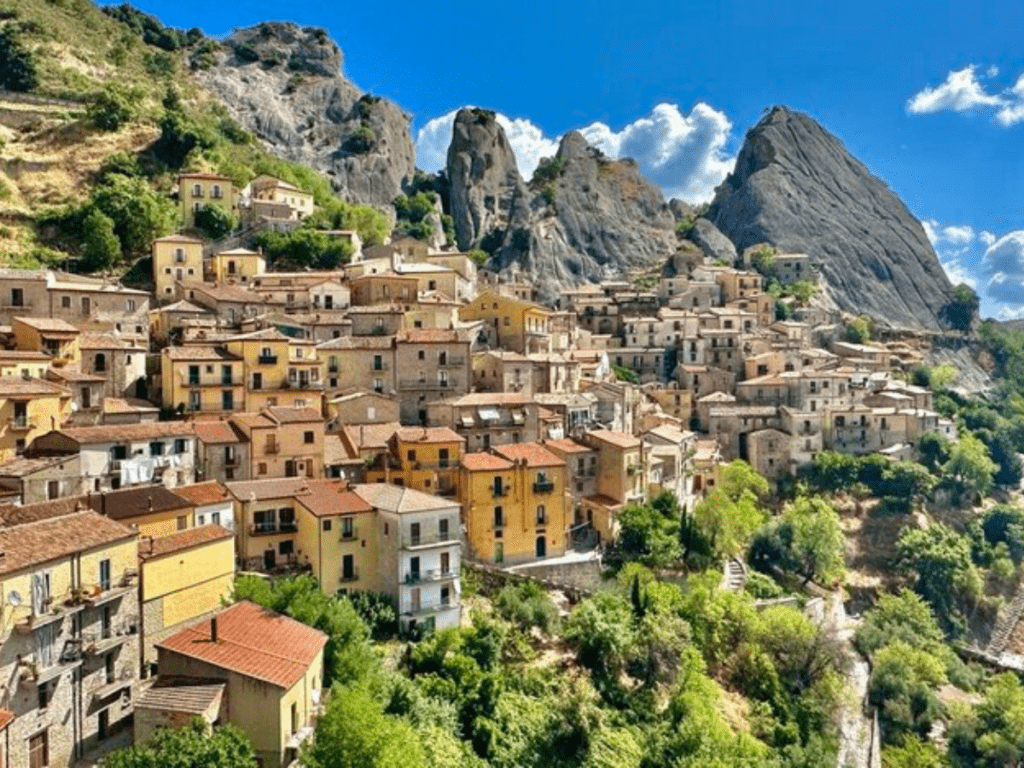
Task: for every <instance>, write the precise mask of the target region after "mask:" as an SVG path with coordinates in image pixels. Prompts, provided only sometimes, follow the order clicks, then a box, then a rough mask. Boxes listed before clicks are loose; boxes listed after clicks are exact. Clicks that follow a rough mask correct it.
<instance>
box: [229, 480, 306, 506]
mask: <svg viewBox="0 0 1024 768" xmlns="http://www.w3.org/2000/svg"><path fill="white" fill-rule="evenodd" d="M310 482H312V481H311V480H309V479H307V478H305V477H272V478H269V479H267V480H236V481H234V482H230V483H227V489H228V492H229V493H230V494H231V495H232V496H234V497H235V498H236V499H238V500H239V501H249V500H250V499H252V498H254V497H255V498H256V499H257V500H263V499H285V498H291V497H293V496H305V495H306V494H308V493H309V484H310Z"/></svg>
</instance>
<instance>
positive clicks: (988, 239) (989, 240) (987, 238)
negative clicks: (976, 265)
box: [978, 230, 999, 248]
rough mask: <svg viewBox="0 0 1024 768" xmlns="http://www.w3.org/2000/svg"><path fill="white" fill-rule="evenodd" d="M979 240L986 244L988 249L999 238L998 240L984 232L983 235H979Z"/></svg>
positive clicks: (989, 233)
mask: <svg viewBox="0 0 1024 768" xmlns="http://www.w3.org/2000/svg"><path fill="white" fill-rule="evenodd" d="M978 239H979V240H981V242H983V243H984V244H985V247H986V248H988V247H989V246H990V245H992V243H994V242H995V241H996V240H998V239H999V238H997V237H996V236H995V235H994V234H992V233H991V232H986V231H985V230H982V231H981V234H980V235H978Z"/></svg>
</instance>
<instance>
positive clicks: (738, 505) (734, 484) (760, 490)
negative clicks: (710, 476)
mask: <svg viewBox="0 0 1024 768" xmlns="http://www.w3.org/2000/svg"><path fill="white" fill-rule="evenodd" d="M767 492H768V481H767V480H765V479H764V478H763V477H761V476H760V475H759V474H757V472H756V471H754V470H753V469H752V468H751V467H750V465H749V464H747V463H746V462H745V461H742V460H740V459H737V460H735V461H732V462H730V463H729V464H727V465H726V466H725V467H724V469H723V470H722V482H721V484H720V486H719V487H718V488H716V489H715V490H714V491H712V492H711V493H710V494H708V495H707V496H706V497H705V498H704V499H702V500H701V502H700V503H699V504H697V506H696V507H694V510H693V521H694V525H695V527H696V529H697V531H698V532H699V534H700V536H701V537H702V538H703V539H704V540H705V541H707V542H708V544H709V546H710V548H711V549H712V551H713V552H715V553H716V554H717V555H719V556H721V557H731V556H733V555H735V554H737V553H739V551H740V550H741V549H742V548H743V546H744V544H746V542H747V540H748V539H749V538H750V536H751V535H752V534H753V533H754V531H756V530H757V529H758V528H759V527H760V526H761V524H762V523H763V522H764V519H765V516H766V515H765V511H764V510H763V509H762V508H761V506H760V502H759V498H760V496H762V495H764V494H765V493H767Z"/></svg>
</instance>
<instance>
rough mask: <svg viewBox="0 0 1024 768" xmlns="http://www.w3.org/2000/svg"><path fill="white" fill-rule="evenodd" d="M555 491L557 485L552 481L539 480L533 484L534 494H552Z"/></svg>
mask: <svg viewBox="0 0 1024 768" xmlns="http://www.w3.org/2000/svg"><path fill="white" fill-rule="evenodd" d="M553 490H555V484H554V483H553V482H551V481H550V480H538V481H537V482H536V483H534V484H533V492H534V493H551V492H552V491H553Z"/></svg>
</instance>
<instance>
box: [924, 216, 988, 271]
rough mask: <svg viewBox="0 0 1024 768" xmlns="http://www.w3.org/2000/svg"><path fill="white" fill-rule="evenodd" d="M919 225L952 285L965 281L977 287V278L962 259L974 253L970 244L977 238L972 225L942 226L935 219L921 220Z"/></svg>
mask: <svg viewBox="0 0 1024 768" xmlns="http://www.w3.org/2000/svg"><path fill="white" fill-rule="evenodd" d="M921 226H923V227H924V232H925V234H926V235H928V239H929V240H930V241H931V243H932V247H933V248H934V249H935V253H936V254H937V255H938V257H939V263H940V264H942V268H943V269H944V270H946V275H947V276H948V277H949V279H950V281H951V282H952V283H953V284H954V285H958V284H959V283H967V285H969V286H971V287H972V288H977V286H978V279H977V276H976V275H975V274H973V273H972V272H971V270H970V269H969V268H968V267H967V266H966V265H965V264H964V261H965V260H966V259H968V258H970V257H972V256H975V255H976V254H972V250H974V249H973V248H972V247H971V246H972V245H973V244H974V243H975V241H976V240H977V239H978V236H977V235H976V234H975V232H974V227H972V226H970V225H969V224H961V225H950V226H945V227H944V226H942V225H941V224H939V222H937V221H936V220H935V219H929V220H928V221H922V222H921Z"/></svg>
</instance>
